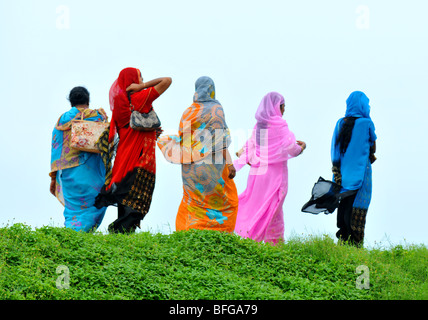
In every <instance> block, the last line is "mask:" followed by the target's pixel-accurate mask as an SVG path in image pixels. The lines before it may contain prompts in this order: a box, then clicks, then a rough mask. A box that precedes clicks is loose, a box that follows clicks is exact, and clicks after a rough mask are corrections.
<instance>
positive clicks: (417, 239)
mask: <svg viewBox="0 0 428 320" xmlns="http://www.w3.org/2000/svg"><path fill="white" fill-rule="evenodd" d="M427 12H428V2H427V1H424V0H419V1H418V0H407V1H394V0H365V1H362V0H327V1H317V0H306V1H285V0H276V1H274V0H265V1H250V0H242V1H241V0H227V1H215V2H204V1H189V0H183V1H174V0H166V1H144V0H143V1H132V0H129V1H126V2H123V1H95V0H91V1H80V0H79V1H72V0H69V1H56V0H49V1H31V0H26V1H24V0H19V1H1V2H0V25H1V28H0V39H1V51H0V92H1V97H2V104H1V105H2V106H1V108H2V109H1V110H2V111H3V112H2V114H3V118H2V119H3V121H2V125H1V126H0V139H1V146H2V150H3V151H2V153H1V155H2V156H1V157H0V168H1V169H0V177H1V181H3V184H2V185H1V187H0V199H1V204H2V206H1V209H0V226H5V225H7V224H9V225H10V224H12V223H17V222H22V223H26V224H28V225H31V226H32V227H35V228H36V227H41V226H44V225H53V226H63V223H64V217H63V207H62V205H61V204H60V203H59V202H58V200H57V199H56V198H54V197H53V196H52V195H51V194H50V193H49V183H50V178H49V176H48V173H49V171H50V148H51V135H52V129H53V127H54V125H55V123H56V121H57V120H58V118H59V117H60V115H61V114H62V113H64V112H66V111H67V110H69V108H70V106H69V103H68V101H67V99H66V98H67V96H68V94H69V92H70V90H71V89H72V88H73V87H75V86H78V85H83V86H85V87H86V88H87V89H88V90H89V91H90V94H91V107H92V108H100V107H101V108H104V109H105V110H106V111H107V113H108V115H109V116H111V111H110V108H109V104H108V91H109V88H110V86H111V84H112V83H113V81H114V80H115V79H116V78H117V76H118V74H119V72H120V70H121V69H123V68H125V67H137V68H139V69H140V70H141V71H142V74H143V77H144V79H145V80H151V79H153V78H157V77H162V76H169V77H172V79H173V83H172V85H171V87H170V89H169V90H168V91H166V92H165V93H164V95H162V96H161V97H160V98H159V99H158V100H157V101H156V102H155V103H154V108H155V110H156V111H157V113H158V115H159V117H160V118H161V120H162V126H163V128H164V130H165V133H171V134H174V133H176V132H177V128H178V123H179V120H180V117H181V114H182V113H183V111H184V110H185V109H186V108H187V107H188V106H190V104H191V103H192V97H193V93H194V83H195V81H196V79H197V78H198V77H200V76H203V75H205V76H209V77H211V78H212V79H213V80H214V82H215V85H216V98H217V99H218V100H219V101H220V102H221V103H222V105H223V108H224V111H225V115H226V121H227V123H228V126H229V128H230V129H231V133H232V139H233V142H232V146H231V147H230V149H229V150H230V152H231V153H232V154H234V153H235V151H237V150H238V149H239V148H240V147H241V145H242V144H243V142H244V141H245V138H246V134H247V132H248V130H250V129H251V128H252V127H253V125H254V121H255V119H254V114H255V111H256V109H257V106H258V104H259V102H260V100H261V99H262V97H263V96H264V95H265V94H266V93H268V92H270V91H278V92H280V93H281V94H283V95H284V98H285V103H286V110H285V114H284V118H285V119H286V120H287V122H288V124H289V127H290V129H291V130H292V131H293V132H294V133H295V135H296V137H297V139H299V140H303V141H305V142H306V143H307V150H306V151H305V152H304V153H303V154H302V155H301V156H300V157H298V158H295V159H292V160H290V161H289V164H288V166H289V192H288V195H287V198H286V200H285V203H284V220H285V237H286V239H287V238H289V237H290V236H292V235H297V236H307V235H310V234H312V235H323V234H328V235H330V236H331V237H333V238H334V234H335V233H336V231H337V228H336V212H335V213H334V214H332V215H324V214H320V215H318V216H315V215H311V214H307V213H302V212H301V211H300V210H301V207H302V206H303V204H304V203H305V202H306V201H308V200H309V198H310V195H311V189H312V187H313V185H314V183H315V182H316V181H317V179H318V177H320V176H322V177H324V178H326V179H331V162H330V143H331V136H332V133H333V128H334V125H335V123H336V121H337V119H338V118H340V117H342V116H343V115H344V112H345V108H346V104H345V101H346V98H347V97H348V95H349V94H350V93H351V92H352V91H355V90H361V91H364V92H365V93H366V94H367V96H368V97H369V98H370V105H371V108H372V109H371V116H372V119H373V121H374V123H375V126H376V133H377V136H378V142H377V158H378V160H377V162H376V163H375V164H374V165H373V196H372V202H371V205H370V208H369V212H368V216H367V224H366V238H365V239H366V243H368V244H369V245H374V246H375V245H377V244H379V243H381V244H386V245H388V244H389V243H392V244H410V243H416V244H419V243H424V244H428V232H427V230H426V228H427V225H428V214H427V213H426V212H425V210H424V208H425V206H423V201H424V200H423V199H424V197H425V196H426V195H425V194H426V181H427V178H428V170H427V168H426V158H427V156H428V151H427V150H426V146H427V142H426V141H427V138H428V133H427V131H426V126H427V125H426V121H427V119H428V105H427V102H426V101H427V100H426V98H425V94H426V92H427V88H428V62H427V57H428V45H427V43H428V41H427V40H428V39H427V38H428V20H427V19H426V13H427ZM247 174H248V170H247V169H244V170H242V171H240V172H239V173H238V175H237V176H236V178H235V182H236V185H237V188H238V192H239V193H241V192H243V191H244V189H245V187H246V182H247ZM181 197H182V182H181V168H180V166H178V165H172V164H170V163H167V162H166V161H165V160H164V158H163V156H162V155H161V153H160V151H159V150H158V149H157V176H156V187H155V191H154V194H153V202H152V206H151V209H150V212H149V214H148V215H147V216H146V218H145V219H144V220H143V222H142V230H143V231H151V232H162V233H170V232H173V231H174V230H175V217H176V213H177V210H178V206H179V204H180V201H181ZM116 215H117V210H116V208H115V207H110V208H109V209H108V210H107V213H106V215H105V217H104V220H103V223H102V225H101V226H100V228H99V230H100V231H103V232H105V231H106V230H107V226H108V224H110V223H111V222H112V221H114V220H115V218H116Z"/></svg>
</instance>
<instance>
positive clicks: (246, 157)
mask: <svg viewBox="0 0 428 320" xmlns="http://www.w3.org/2000/svg"><path fill="white" fill-rule="evenodd" d="M283 103H284V97H283V96H282V95H281V94H279V93H277V92H270V93H268V94H267V95H265V96H264V97H263V99H262V101H261V102H260V105H259V108H258V109H257V112H256V116H255V117H256V120H257V123H256V125H255V126H254V129H253V134H252V135H251V138H250V139H249V140H248V141H247V142H246V144H245V146H244V152H243V153H242V154H241V156H240V157H239V159H238V160H236V161H235V163H234V165H235V168H236V170H240V169H241V168H242V167H243V166H244V165H245V164H247V163H249V164H250V165H251V166H252V167H258V166H265V165H268V164H273V163H278V162H284V161H287V160H288V159H290V158H293V157H294V155H292V153H291V151H292V150H293V147H294V145H295V144H296V138H295V136H294V134H293V133H292V132H291V131H290V130H289V129H288V124H287V121H285V120H284V119H283V118H282V114H281V110H280V106H281V104H283Z"/></svg>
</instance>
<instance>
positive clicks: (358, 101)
mask: <svg viewBox="0 0 428 320" xmlns="http://www.w3.org/2000/svg"><path fill="white" fill-rule="evenodd" d="M369 101H370V100H369V98H367V96H366V95H365V94H364V92H361V91H354V92H352V93H351V94H350V95H349V97H348V99H346V114H345V117H357V118H370V105H369Z"/></svg>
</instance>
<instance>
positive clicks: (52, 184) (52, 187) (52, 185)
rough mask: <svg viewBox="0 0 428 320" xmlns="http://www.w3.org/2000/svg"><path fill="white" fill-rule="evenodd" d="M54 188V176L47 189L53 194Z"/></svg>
mask: <svg viewBox="0 0 428 320" xmlns="http://www.w3.org/2000/svg"><path fill="white" fill-rule="evenodd" d="M55 188H56V178H52V180H51V186H50V189H49V191H50V192H51V193H52V194H53V195H55Z"/></svg>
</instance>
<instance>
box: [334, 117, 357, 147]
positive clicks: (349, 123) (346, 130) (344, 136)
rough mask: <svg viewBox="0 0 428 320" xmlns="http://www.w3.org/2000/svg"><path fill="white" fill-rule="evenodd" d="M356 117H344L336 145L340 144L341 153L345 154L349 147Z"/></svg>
mask: <svg viewBox="0 0 428 320" xmlns="http://www.w3.org/2000/svg"><path fill="white" fill-rule="evenodd" d="M356 119H357V118H356V117H346V118H344V119H343V125H342V128H341V129H340V131H339V135H338V136H337V139H336V146H337V145H339V150H340V154H345V152H346V149H348V146H349V142H351V137H352V130H353V129H354V126H355V120H356Z"/></svg>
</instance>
